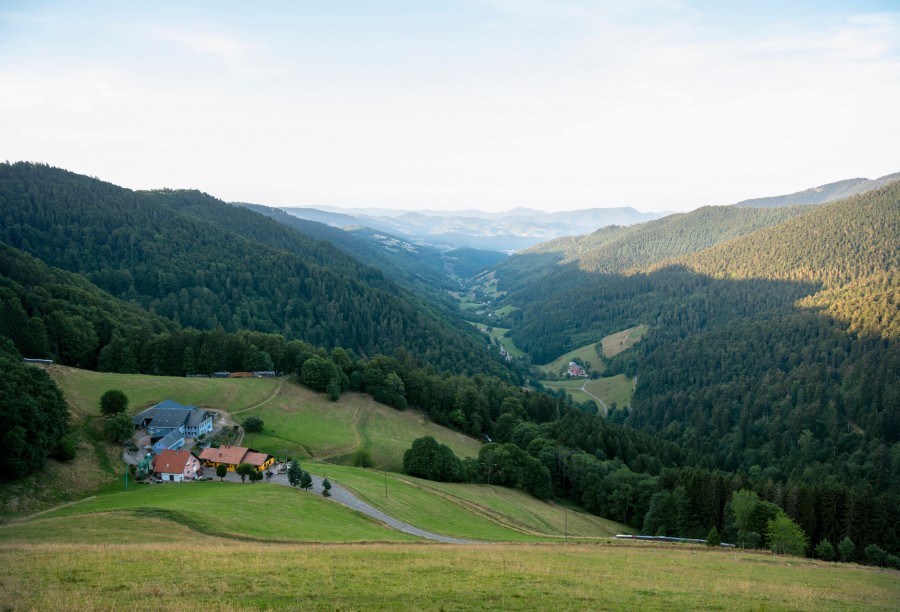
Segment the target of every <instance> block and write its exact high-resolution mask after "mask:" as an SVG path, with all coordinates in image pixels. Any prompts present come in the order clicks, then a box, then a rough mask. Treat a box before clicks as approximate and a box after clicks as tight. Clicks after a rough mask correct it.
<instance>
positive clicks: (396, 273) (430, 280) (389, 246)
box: [238, 204, 456, 303]
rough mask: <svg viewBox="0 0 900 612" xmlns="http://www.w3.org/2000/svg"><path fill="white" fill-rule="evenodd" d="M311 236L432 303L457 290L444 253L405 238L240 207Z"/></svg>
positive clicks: (277, 210)
mask: <svg viewBox="0 0 900 612" xmlns="http://www.w3.org/2000/svg"><path fill="white" fill-rule="evenodd" d="M238 206H242V207H244V208H247V209H248V210H251V211H253V212H255V213H258V214H260V215H264V216H266V217H269V218H271V219H274V220H275V221H277V222H278V223H280V224H282V225H285V226H287V227H290V228H293V229H295V230H297V231H299V232H301V233H303V234H306V235H307V236H311V237H313V238H317V239H319V240H325V241H327V242H329V243H331V244H332V245H334V246H335V247H336V248H338V249H340V250H341V251H343V252H344V253H346V254H347V255H349V256H350V257H353V258H354V259H356V260H357V261H360V262H363V263H365V264H367V265H370V266H374V267H376V268H378V269H379V270H381V272H382V274H384V275H385V277H387V278H389V279H391V280H393V281H395V282H397V283H398V284H400V285H403V286H404V287H406V288H407V289H410V290H411V291H415V292H416V293H418V294H419V295H420V296H422V297H424V298H427V299H429V300H432V301H433V300H435V299H436V298H439V300H438V301H440V302H441V303H445V298H447V294H446V293H444V292H442V291H435V290H436V289H455V288H456V286H455V285H454V284H452V283H451V282H450V279H449V278H448V276H447V274H446V272H445V271H444V264H443V261H442V259H441V253H440V252H439V251H438V250H437V249H434V248H431V247H426V246H421V245H416V244H412V243H410V242H408V241H406V240H404V239H402V238H399V237H396V236H392V235H389V234H384V233H382V232H379V231H377V230H372V229H369V228H362V227H361V228H357V229H341V228H337V227H332V226H330V225H325V224H324V223H320V222H318V221H311V220H308V219H301V218H299V217H296V216H294V215H291V214H288V213H286V212H285V211H283V210H281V209H280V208H270V207H268V206H262V205H259V204H238Z"/></svg>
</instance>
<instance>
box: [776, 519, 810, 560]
mask: <svg viewBox="0 0 900 612" xmlns="http://www.w3.org/2000/svg"><path fill="white" fill-rule="evenodd" d="M766 537H767V539H768V540H769V550H771V551H772V552H773V553H784V554H788V555H797V556H798V557H800V556H803V555H805V554H806V547H807V546H808V544H809V540H808V539H807V537H806V533H804V531H803V529H802V528H801V527H800V525H798V524H797V523H795V522H794V521H792V520H791V518H790V517H789V516H788V515H786V514H779V515H778V516H776V517H775V518H773V519H772V520H770V521H769V524H768V526H767V528H766Z"/></svg>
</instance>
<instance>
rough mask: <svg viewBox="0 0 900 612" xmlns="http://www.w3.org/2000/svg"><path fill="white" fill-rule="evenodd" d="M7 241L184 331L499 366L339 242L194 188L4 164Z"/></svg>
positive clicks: (1, 180) (472, 337) (463, 332)
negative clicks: (143, 187)
mask: <svg viewBox="0 0 900 612" xmlns="http://www.w3.org/2000/svg"><path fill="white" fill-rule="evenodd" d="M0 219H2V220H3V224H2V227H0V241H2V242H5V243H7V244H8V245H10V246H12V247H15V248H17V249H21V250H23V251H25V252H27V253H30V254H31V255H33V256H34V257H37V258H38V259H41V260H42V261H44V262H46V263H47V264H49V265H51V266H54V267H58V268H62V269H64V270H68V271H71V272H76V273H79V274H82V275H84V276H85V277H87V278H88V279H89V280H90V281H92V282H93V283H94V284H96V285H97V286H98V287H100V288H102V289H104V290H105V291H108V292H109V293H111V294H112V295H114V296H116V297H118V298H120V299H123V300H125V301H132V302H135V303H137V304H140V305H141V306H143V307H144V308H146V309H147V310H149V311H150V312H151V313H154V314H157V315H160V316H162V317H165V318H166V319H169V320H171V321H174V322H176V323H178V324H180V325H182V326H185V327H195V328H197V329H201V330H202V329H212V328H215V327H217V326H221V327H222V328H224V329H225V330H226V331H237V330H250V331H262V332H273V333H281V334H284V335H285V336H286V337H287V338H289V339H290V338H297V339H302V340H305V341H307V342H310V343H311V344H314V345H319V346H325V347H332V346H343V347H346V348H352V349H354V350H356V351H358V352H359V353H360V354H364V355H365V354H374V353H388V354H389V353H392V352H393V351H394V350H396V349H400V348H402V349H405V350H406V351H408V352H409V353H411V354H412V355H414V356H417V357H418V358H420V359H422V360H424V361H426V362H428V363H431V364H433V365H434V366H435V367H437V368H438V369H449V370H456V371H475V372H477V371H490V370H493V369H495V368H496V367H497V366H496V363H495V362H494V361H493V360H492V359H491V358H490V356H489V355H488V353H487V351H486V350H485V348H484V347H485V345H484V342H483V340H482V339H481V338H480V337H479V336H478V335H477V333H476V332H474V331H473V330H471V329H470V326H467V325H465V324H463V323H460V322H457V321H453V320H450V319H449V318H446V317H444V316H443V315H441V314H439V313H437V312H436V311H434V310H433V309H432V308H429V307H428V306H427V305H425V304H423V303H422V302H421V300H418V299H416V298H415V297H413V296H412V295H411V294H409V293H408V292H406V291H404V290H403V289H401V288H400V287H398V286H397V285H396V284H394V283H393V282H391V281H389V280H387V279H385V278H384V276H383V275H382V274H381V273H380V272H379V271H378V270H376V269H374V268H371V267H368V266H365V265H362V264H360V263H359V262H357V261H355V260H354V259H352V258H350V257H348V256H347V255H345V254H344V253H342V252H340V251H339V250H338V249H336V248H334V247H333V246H331V245H329V244H327V243H323V242H321V241H318V240H314V239H310V238H308V237H306V236H303V235H302V234H300V233H298V232H296V231H293V230H291V229H290V228H287V227H284V226H281V225H279V224H277V223H276V222H274V221H272V220H271V219H266V218H264V217H262V216H260V215H256V214H254V213H252V212H250V211H247V210H244V209H242V208H239V207H234V206H231V205H228V204H225V203H224V202H220V201H218V200H215V199H214V198H211V197H209V196H206V195H204V194H200V193H197V192H180V191H179V192H175V191H163V192H152V193H143V192H134V191H131V190H128V189H123V188H120V187H117V186H115V185H112V184H109V183H105V182H102V181H100V180H97V179H92V178H88V177H85V176H80V175H77V174H74V173H71V172H67V171H65V170H61V169H56V168H51V167H48V166H44V165H36V164H30V163H17V164H0Z"/></svg>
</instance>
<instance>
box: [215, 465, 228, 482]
mask: <svg viewBox="0 0 900 612" xmlns="http://www.w3.org/2000/svg"><path fill="white" fill-rule="evenodd" d="M226 474H228V466H227V465H225V464H224V463H220V464H219V465H217V466H216V476H218V477H219V479H220V480H223V481H224V480H225V475H226Z"/></svg>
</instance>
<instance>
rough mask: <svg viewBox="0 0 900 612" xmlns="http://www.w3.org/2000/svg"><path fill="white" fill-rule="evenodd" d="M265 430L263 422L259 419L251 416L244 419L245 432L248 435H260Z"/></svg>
mask: <svg viewBox="0 0 900 612" xmlns="http://www.w3.org/2000/svg"><path fill="white" fill-rule="evenodd" d="M262 430H263V420H262V419H261V418H259V417H255V416H249V417H247V418H246V419H244V431H245V432H247V433H259V432H261V431H262Z"/></svg>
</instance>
